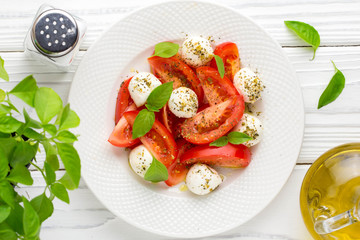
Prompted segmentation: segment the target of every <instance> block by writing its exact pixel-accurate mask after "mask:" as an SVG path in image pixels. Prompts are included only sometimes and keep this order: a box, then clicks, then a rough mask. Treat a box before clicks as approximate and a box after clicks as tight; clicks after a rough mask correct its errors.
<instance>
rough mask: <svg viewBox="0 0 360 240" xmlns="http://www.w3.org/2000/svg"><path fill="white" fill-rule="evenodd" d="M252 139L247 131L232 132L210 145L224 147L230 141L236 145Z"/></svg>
mask: <svg viewBox="0 0 360 240" xmlns="http://www.w3.org/2000/svg"><path fill="white" fill-rule="evenodd" d="M250 140H252V137H250V136H248V135H247V134H245V133H241V132H230V133H229V134H228V135H227V136H222V137H220V138H218V139H216V140H215V141H213V142H212V143H210V144H209V145H210V146H214V147H223V146H225V145H226V144H228V143H229V142H230V143H232V144H235V145H239V144H242V143H244V142H247V141H250Z"/></svg>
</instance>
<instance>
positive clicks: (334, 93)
mask: <svg viewBox="0 0 360 240" xmlns="http://www.w3.org/2000/svg"><path fill="white" fill-rule="evenodd" d="M331 62H332V63H333V65H334V68H335V74H334V76H333V77H332V78H331V80H330V82H329V84H328V85H327V87H326V88H325V90H324V92H323V93H322V94H321V96H320V99H319V103H318V107H317V108H318V109H320V108H322V107H323V106H326V105H328V104H329V103H331V102H333V101H335V100H336V98H337V97H338V96H339V95H340V93H341V92H342V90H343V89H344V87H345V76H344V74H343V73H342V72H341V71H340V70H339V69H337V67H336V66H335V63H334V62H333V61H331Z"/></svg>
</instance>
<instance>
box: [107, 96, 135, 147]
mask: <svg viewBox="0 0 360 240" xmlns="http://www.w3.org/2000/svg"><path fill="white" fill-rule="evenodd" d="M135 109H136V105H135V103H133V104H131V105H130V106H129V107H128V108H127V111H133V110H135ZM125 111H126V110H125ZM108 141H109V142H110V143H111V144H112V145H114V146H117V147H130V146H133V145H135V144H137V143H139V142H140V140H139V139H132V129H131V125H130V124H129V123H128V122H127V121H126V119H125V118H124V116H122V117H121V118H120V120H119V121H118V123H117V124H116V126H115V128H114V130H113V131H112V133H111V135H110V137H109V139H108Z"/></svg>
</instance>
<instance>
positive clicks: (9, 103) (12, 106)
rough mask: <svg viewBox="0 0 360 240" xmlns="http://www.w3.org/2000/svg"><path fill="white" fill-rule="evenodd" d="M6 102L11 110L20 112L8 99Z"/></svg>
mask: <svg viewBox="0 0 360 240" xmlns="http://www.w3.org/2000/svg"><path fill="white" fill-rule="evenodd" d="M7 104H8V105H9V107H10V108H11V109H12V110H14V111H15V112H18V113H20V112H19V110H18V109H17V108H16V107H15V106H14V105H13V104H12V103H11V102H10V101H8V102H7Z"/></svg>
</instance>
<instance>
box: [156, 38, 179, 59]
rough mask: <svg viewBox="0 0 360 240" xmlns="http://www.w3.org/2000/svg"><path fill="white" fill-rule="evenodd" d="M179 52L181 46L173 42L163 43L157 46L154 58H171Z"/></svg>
mask: <svg viewBox="0 0 360 240" xmlns="http://www.w3.org/2000/svg"><path fill="white" fill-rule="evenodd" d="M178 51H179V44H176V43H172V42H161V43H158V44H156V45H155V53H154V55H153V56H159V57H162V58H169V57H172V56H175V55H176V54H177V53H178Z"/></svg>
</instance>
